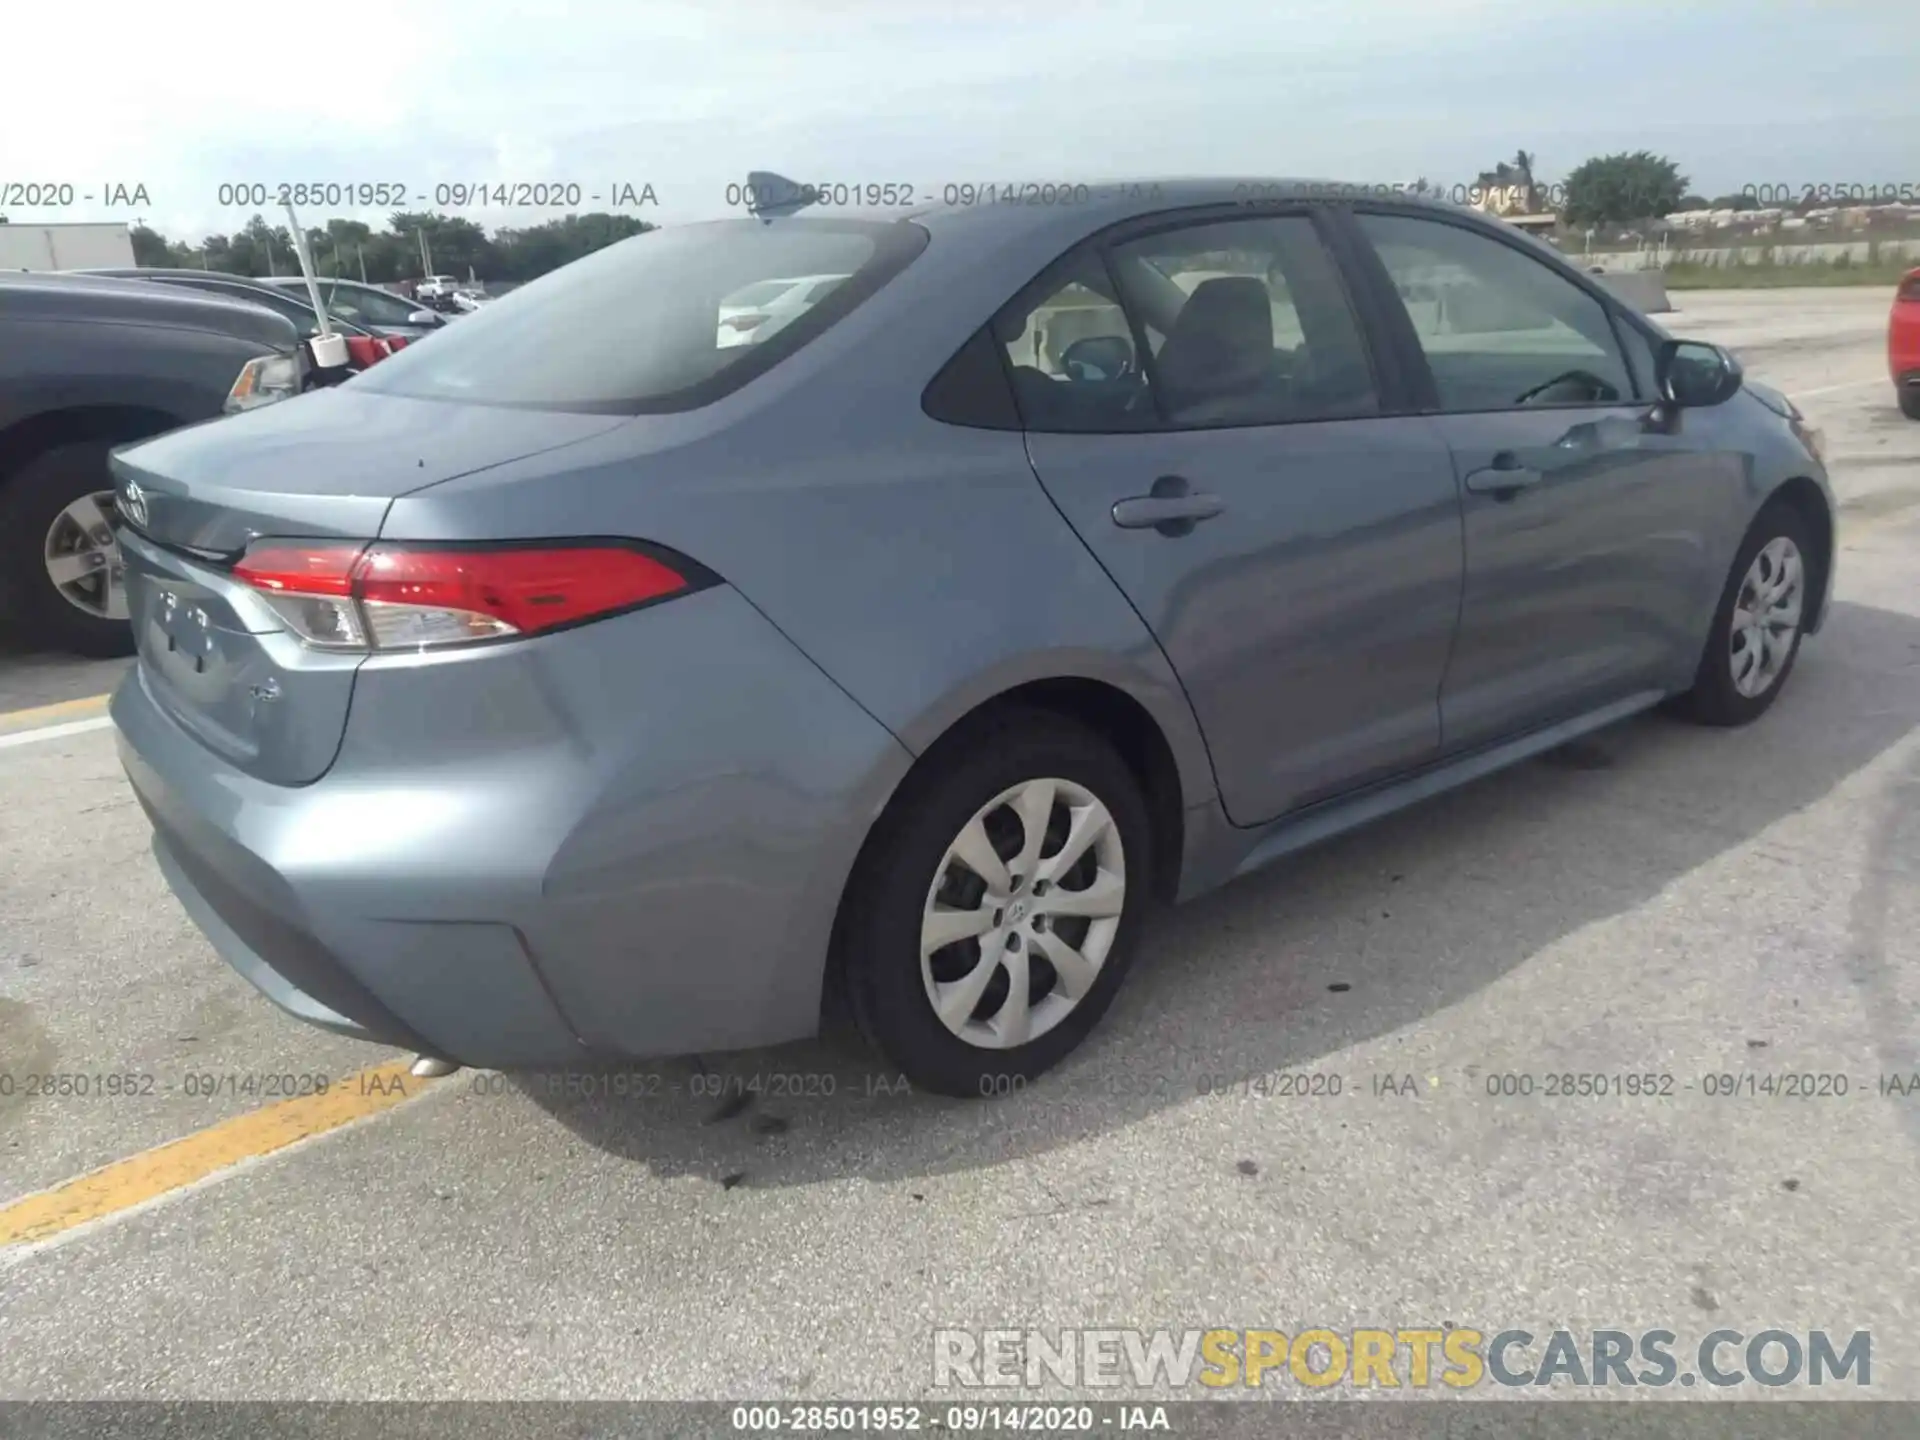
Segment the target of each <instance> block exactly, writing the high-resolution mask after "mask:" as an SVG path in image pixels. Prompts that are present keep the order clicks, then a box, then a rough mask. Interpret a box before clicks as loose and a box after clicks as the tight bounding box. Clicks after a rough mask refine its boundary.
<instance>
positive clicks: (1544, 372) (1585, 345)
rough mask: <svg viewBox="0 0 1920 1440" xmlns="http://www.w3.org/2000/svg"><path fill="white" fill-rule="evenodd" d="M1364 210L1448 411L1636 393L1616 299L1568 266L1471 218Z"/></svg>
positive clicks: (1620, 399)
mask: <svg viewBox="0 0 1920 1440" xmlns="http://www.w3.org/2000/svg"><path fill="white" fill-rule="evenodd" d="M1359 221H1360V226H1361V228H1362V229H1363V230H1364V231H1365V232H1366V235H1367V238H1368V239H1370V240H1371V241H1372V242H1373V247H1374V249H1375V251H1376V252H1377V253H1378V254H1379V256H1380V260H1381V263H1382V264H1384V265H1385V266H1386V269H1387V274H1388V276H1389V277H1390V278H1391V279H1392V281H1393V284H1394V287H1395V289H1396V290H1398V291H1399V294H1400V301H1401V304H1402V305H1403V306H1405V307H1406V312H1407V316H1408V318H1409V319H1410V320H1411V321H1412V322H1413V330H1414V334H1415V335H1416V336H1417V337H1418V339H1419V342H1420V348H1421V350H1422V351H1423V352H1424V353H1425V355H1426V359H1427V367H1428V369H1429V370H1431V371H1432V372H1433V383H1434V387H1435V389H1436V390H1437V391H1438V395H1439V401H1440V408H1441V409H1442V410H1446V411H1456V412H1458V411H1485V410H1513V409H1520V408H1528V409H1532V408H1538V407H1543V406H1555V405H1614V404H1621V403H1624V402H1626V401H1629V400H1631V399H1632V398H1633V394H1634V385H1633V379H1632V376H1631V375H1630V374H1629V373H1628V370H1627V364H1626V360H1625V358H1624V357H1623V356H1622V354H1621V353H1620V345H1619V341H1618V340H1617V339H1616V337H1615V336H1614V333H1613V324H1612V322H1611V320H1610V319H1609V318H1608V315H1607V309H1606V307H1605V306H1604V305H1602V304H1601V303H1600V301H1599V300H1597V299H1595V298H1594V297H1593V296H1592V295H1590V294H1588V293H1587V292H1586V291H1585V290H1583V289H1581V288H1580V287H1579V286H1578V285H1575V284H1574V283H1573V282H1572V281H1571V280H1569V279H1567V278H1566V277H1565V276H1564V275H1560V274H1558V273H1556V272H1555V271H1554V270H1552V269H1551V268H1549V267H1548V266H1547V265H1545V264H1544V263H1542V262H1541V261H1539V260H1536V259H1534V258H1533V257H1532V256H1530V255H1527V254H1524V253H1523V252H1521V251H1520V250H1519V249H1517V248H1516V247H1514V246H1512V245H1507V244H1504V243H1503V242H1501V241H1499V240H1496V239H1494V238H1492V237H1491V236H1488V235H1481V234H1477V233H1476V232H1474V231H1472V230H1469V229H1467V228H1465V227H1463V226H1459V225H1449V224H1446V223H1444V222H1442V221H1438V220H1423V219H1417V218H1414V217H1411V216H1404V215H1365V214H1363V215H1361V216H1360V217H1359Z"/></svg>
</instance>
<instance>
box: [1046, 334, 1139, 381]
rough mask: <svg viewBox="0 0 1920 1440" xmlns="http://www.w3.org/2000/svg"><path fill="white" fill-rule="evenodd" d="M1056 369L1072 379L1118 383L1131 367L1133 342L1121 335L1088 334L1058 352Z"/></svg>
mask: <svg viewBox="0 0 1920 1440" xmlns="http://www.w3.org/2000/svg"><path fill="white" fill-rule="evenodd" d="M1060 368H1061V369H1062V370H1064V371H1066V372H1067V375H1068V376H1069V378H1071V379H1074V380H1118V379H1119V378H1120V377H1121V376H1122V375H1125V374H1126V373H1127V372H1128V371H1129V370H1131V369H1132V368H1133V342H1132V341H1130V340H1128V339H1127V338H1126V337H1125V336H1124V335H1089V336H1087V337H1086V338H1085V339H1082V340H1076V341H1074V342H1073V343H1072V344H1071V345H1069V346H1067V348H1066V349H1065V350H1063V351H1061V352H1060Z"/></svg>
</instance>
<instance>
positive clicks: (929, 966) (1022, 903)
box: [842, 712, 1153, 1096]
mask: <svg viewBox="0 0 1920 1440" xmlns="http://www.w3.org/2000/svg"><path fill="white" fill-rule="evenodd" d="M927 762H932V763H931V768H930V769H929V770H928V772H927V773H926V774H925V775H924V776H920V777H916V778H915V779H911V780H909V782H908V786H907V788H906V789H905V790H903V792H902V794H901V795H900V796H899V797H897V798H896V800H895V802H894V805H893V806H892V807H891V808H890V809H889V811H888V814H887V815H886V816H885V817H884V818H883V819H882V821H881V827H880V829H879V830H877V831H876V832H875V835H874V837H873V839H872V841H870V842H869V845H868V847H867V851H866V853H865V854H864V855H863V857H862V861H861V864H860V865H859V866H858V867H857V868H856V871H855V874H854V877H853V879H852V880H851V881H850V882H849V891H848V894H847V896H846V899H845V901H844V902H843V903H844V905H845V907H846V912H845V913H846V922H845V924H844V926H843V942H842V943H843V946H844V952H843V961H844V964H845V966H846V979H847V988H848V992H849V996H850V998H851V1000H852V1008H853V1011H854V1015H855V1017H856V1018H857V1019H858V1021H859V1023H860V1026H861V1029H862V1030H863V1031H865V1032H866V1035H867V1038H868V1039H869V1040H870V1041H872V1042H873V1044H874V1045H875V1046H876V1047H877V1048H878V1049H879V1050H880V1051H881V1052H882V1053H883V1054H884V1055H885V1056H886V1058H887V1060H888V1061H889V1062H890V1063H891V1064H892V1065H893V1066H895V1067H896V1068H897V1069H898V1070H899V1071H900V1072H901V1073H902V1074H904V1075H905V1076H906V1077H907V1079H908V1080H909V1081H911V1082H912V1083H913V1084H914V1085H915V1086H916V1087H918V1088H921V1089H926V1090H932V1091H935V1092H937V1093H940V1094H944V1095H959V1096H977V1095H990V1094H997V1093H1004V1092H1005V1091H1007V1090H1010V1089H1013V1088H1015V1087H1017V1086H1019V1085H1021V1084H1024V1083H1025V1082H1026V1081H1028V1080H1031V1079H1032V1078H1034V1077H1035V1076H1037V1075H1039V1074H1041V1073H1042V1072H1043V1071H1045V1070H1047V1069H1049V1068H1050V1067H1051V1066H1053V1065H1054V1064H1056V1063H1058V1062H1059V1061H1060V1060H1061V1059H1062V1058H1064V1057H1065V1056H1066V1055H1067V1054H1069V1053H1070V1052H1071V1051H1072V1050H1073V1049H1074V1047H1076V1046H1077V1045H1079V1043H1080V1042H1081V1041H1082V1040H1083V1039H1084V1038H1085V1037H1086V1036H1087V1034H1088V1032H1090V1031H1091V1030H1092V1029H1093V1027H1094V1025H1095V1024H1096V1023H1097V1022H1098V1020H1099V1018H1100V1016H1101V1014H1102V1013H1103V1012H1104V1011H1105V1010H1106V1008H1107V1006H1108V1004H1110V1003H1111V1001H1112V999H1113V996H1114V993H1115V992H1116V991H1117V990H1118V989H1119V986H1120V982H1121V979H1122V978H1123V976H1124V974H1125V971H1126V967H1127V964H1128V962H1129V960H1130V959H1131V956H1132V950H1133V942H1134V932H1135V931H1136V930H1137V929H1138V927H1139V924H1140V920H1141V915H1142V913H1143V912H1144V910H1145V909H1146V906H1147V896H1148V892H1149V891H1150V890H1151V888H1152V887H1151V884H1150V880H1149V871H1150V868H1151V865H1152V863H1153V857H1152V853H1151V847H1152V837H1151V835H1150V833H1149V825H1148V819H1147V809H1146V804H1145V802H1144V801H1143V799H1142V798H1141V793H1140V785H1139V782H1138V781H1137V780H1136V779H1135V778H1134V775H1133V772H1132V771H1131V770H1130V769H1129V768H1128V766H1127V764H1126V762H1125V761H1123V760H1122V759H1121V758H1120V756H1119V755H1118V754H1117V753H1116V752H1115V751H1114V749H1113V747H1112V746H1110V745H1109V744H1107V742H1106V741H1105V740H1103V739H1102V738H1101V737H1100V736H1099V735H1097V734H1096V733H1094V732H1093V731H1091V730H1088V729H1086V728H1085V727H1083V726H1081V725H1079V724H1076V723H1074V722H1072V721H1069V720H1065V719H1062V718H1060V717H1057V716H1054V715H1051V714H1046V713H1043V712H1032V713H1021V714H1018V715H1008V716H1004V717H1000V718H998V719H996V720H995V721H994V722H992V723H991V724H990V725H988V726H985V727H982V728H981V729H979V730H976V731H975V732H974V733H972V734H971V735H969V736H967V737H965V738H964V739H961V740H959V741H957V742H956V743H954V745H953V748H952V749H951V750H949V751H947V752H946V753H936V754H931V755H929V756H927V757H926V758H925V760H924V761H923V763H927Z"/></svg>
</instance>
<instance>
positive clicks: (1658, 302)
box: [1594, 270, 1673, 315]
mask: <svg viewBox="0 0 1920 1440" xmlns="http://www.w3.org/2000/svg"><path fill="white" fill-rule="evenodd" d="M1594 278H1595V279H1596V280H1598V281H1599V282H1600V283H1601V284H1602V285H1604V286H1606V287H1607V288H1608V289H1609V290H1611V291H1612V292H1613V293H1614V294H1616V295H1618V296H1619V297H1620V298H1621V299H1622V300H1624V301H1626V302H1627V304H1629V305H1631V306H1633V308H1634V309H1636V310H1638V311H1639V312H1640V313H1641V314H1643V315H1664V314H1666V313H1667V312H1669V311H1670V310H1672V309H1673V302H1672V301H1670V300H1669V299H1667V277H1666V275H1665V273H1664V272H1662V271H1659V270H1613V271H1608V272H1606V273H1604V274H1600V275H1596V276H1594Z"/></svg>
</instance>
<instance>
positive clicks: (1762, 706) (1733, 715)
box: [1679, 504, 1814, 725]
mask: <svg viewBox="0 0 1920 1440" xmlns="http://www.w3.org/2000/svg"><path fill="white" fill-rule="evenodd" d="M1813 553H1814V551H1813V547H1812V545H1811V544H1810V542H1809V541H1808V539H1807V528H1806V524H1805V522H1804V521H1802V520H1801V518H1800V515H1799V512H1797V511H1796V510H1794V509H1793V507H1792V506H1790V505H1786V504H1773V505H1769V506H1767V507H1766V508H1765V509H1764V510H1762V511H1761V512H1760V515H1759V517H1758V518H1757V519H1756V520H1755V521H1754V522H1753V528H1752V529H1751V530H1749V531H1748V532H1747V538H1746V539H1745V541H1743V542H1742V543H1741V546H1740V551H1739V553H1738V554H1737V555H1736V556H1735V557H1734V562H1733V568H1732V570H1731V572H1730V573H1729V574H1728V576H1727V587H1726V590H1725V591H1724V592H1723V593H1722V595H1721V597H1720V608H1719V609H1718V610H1717V611H1716V612H1715V613H1714V619H1713V630H1712V632H1711V634H1709V636H1708V637H1707V648H1706V651H1705V653H1704V654H1702V655H1701V657H1700V668H1699V670H1698V672H1697V673H1696V674H1695V676H1694V682H1693V688H1692V689H1691V690H1689V691H1688V692H1687V693H1686V694H1685V695H1684V696H1682V697H1681V699H1680V703H1679V709H1680V711H1681V713H1682V714H1684V715H1686V716H1687V718H1689V719H1691V720H1695V721H1698V722H1699V723H1701V724H1703V725H1745V724H1746V723H1748V722H1749V721H1751V720H1757V719H1759V718H1760V716H1761V715H1763V714H1765V713H1766V711H1767V709H1768V707H1769V706H1771V705H1772V704H1773V702H1774V700H1775V699H1777V698H1778V696H1779V694H1780V690H1781V687H1782V686H1784V685H1785V684H1786V683H1787V675H1788V674H1789V673H1790V672H1791V671H1792V669H1793V662H1794V660H1795V658H1796V657H1797V656H1798V655H1799V653H1800V639H1801V635H1802V626H1803V624H1804V622H1805V617H1806V610H1807V606H1808V604H1809V603H1810V601H1811V594H1810V591H1809V588H1808V582H1809V580H1810V579H1811V578H1812V574H1813V572H1812V569H1811V567H1810V565H1809V563H1808V557H1809V556H1811V555H1812V554H1813Z"/></svg>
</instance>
